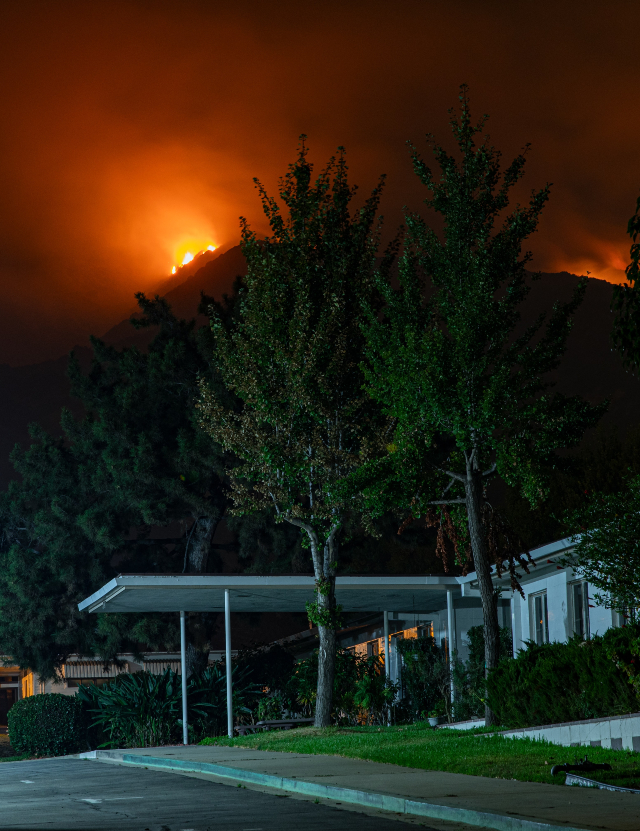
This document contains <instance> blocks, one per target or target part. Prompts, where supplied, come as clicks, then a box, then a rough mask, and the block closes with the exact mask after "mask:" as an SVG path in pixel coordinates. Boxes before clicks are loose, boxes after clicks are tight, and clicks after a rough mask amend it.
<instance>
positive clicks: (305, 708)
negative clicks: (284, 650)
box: [286, 649, 397, 724]
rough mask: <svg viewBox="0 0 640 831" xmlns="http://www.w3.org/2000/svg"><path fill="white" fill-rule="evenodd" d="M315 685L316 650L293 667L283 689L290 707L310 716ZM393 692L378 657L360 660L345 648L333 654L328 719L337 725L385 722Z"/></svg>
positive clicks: (316, 680)
mask: <svg viewBox="0 0 640 831" xmlns="http://www.w3.org/2000/svg"><path fill="white" fill-rule="evenodd" d="M317 684H318V652H317V650H316V651H315V652H314V653H313V654H312V655H311V657H310V658H308V659H307V660H306V661H300V662H299V663H297V664H296V665H295V667H294V671H293V674H292V676H291V680H290V681H289V684H288V685H287V687H286V696H287V697H288V700H289V701H290V702H292V704H291V705H290V707H291V708H292V709H296V710H298V711H299V712H302V713H303V714H305V715H309V716H312V715H313V711H314V707H315V701H316V689H317ZM396 692H397V688H396V686H395V684H391V683H390V682H388V681H387V680H386V677H385V674H384V667H383V664H382V662H381V661H380V659H379V658H377V657H375V656H373V657H371V658H364V657H359V656H357V655H354V653H353V652H349V650H347V649H338V651H337V652H336V671H335V675H334V680H333V711H332V714H331V718H332V719H333V721H334V722H335V723H337V724H363V723H384V722H386V708H387V706H388V705H389V704H390V703H391V702H392V701H393V699H394V697H395V695H396Z"/></svg>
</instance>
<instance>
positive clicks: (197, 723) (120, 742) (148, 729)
mask: <svg viewBox="0 0 640 831" xmlns="http://www.w3.org/2000/svg"><path fill="white" fill-rule="evenodd" d="M232 674H233V710H234V715H235V716H236V717H238V716H239V715H245V716H246V715H248V714H250V710H249V708H248V707H247V706H246V703H245V702H246V699H247V698H248V697H249V696H250V695H254V694H255V688H254V687H253V686H252V685H249V684H247V683H246V680H245V677H244V675H245V674H243V673H241V672H238V670H237V668H236V667H234V668H233V669H232ZM78 698H79V699H80V700H81V701H82V702H83V703H84V705H85V707H86V709H87V710H88V712H89V714H90V715H91V717H92V719H93V724H92V727H94V728H95V727H98V728H99V729H100V730H101V731H102V732H103V733H104V736H105V741H103V742H102V743H101V746H102V747H157V746H160V745H165V744H172V743H174V742H179V741H181V739H182V678H181V676H180V675H178V673H177V672H174V671H173V670H172V669H170V668H167V669H166V670H165V672H164V674H163V675H154V674H153V673H150V672H135V673H131V674H129V673H122V674H121V675H118V676H117V677H116V678H115V679H114V681H113V682H112V683H111V684H107V685H105V686H104V687H97V686H95V685H90V686H86V687H80V689H79V690H78ZM187 707H188V723H189V739H190V741H199V740H200V739H201V738H203V737H204V736H219V735H223V734H224V733H226V732H227V684H226V676H225V671H224V665H223V664H220V663H218V664H214V665H213V666H211V667H208V668H207V669H205V670H204V672H202V673H200V674H199V675H192V676H191V677H190V678H189V679H188V682H187Z"/></svg>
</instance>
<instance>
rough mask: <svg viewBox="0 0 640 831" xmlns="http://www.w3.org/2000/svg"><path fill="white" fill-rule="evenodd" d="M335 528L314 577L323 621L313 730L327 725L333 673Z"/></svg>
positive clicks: (334, 653) (320, 629)
mask: <svg viewBox="0 0 640 831" xmlns="http://www.w3.org/2000/svg"><path fill="white" fill-rule="evenodd" d="M337 530H338V529H337V528H335V529H334V530H333V531H332V532H331V534H329V538H328V539H327V542H326V543H325V546H324V552H323V555H324V556H323V559H322V572H321V574H320V576H318V575H316V582H317V584H318V592H317V595H316V596H317V602H318V612H319V614H320V615H321V616H322V617H324V618H325V620H326V625H325V624H324V623H322V624H320V623H319V624H318V634H319V636H320V649H319V651H318V687H317V690H316V713H315V722H314V726H315V727H330V726H331V710H332V705H333V680H334V677H335V673H336V627H335V623H336V568H337V562H336V561H337V557H338V551H337V542H336V538H335V535H336V533H337Z"/></svg>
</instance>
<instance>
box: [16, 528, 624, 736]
mask: <svg viewBox="0 0 640 831" xmlns="http://www.w3.org/2000/svg"><path fill="white" fill-rule="evenodd" d="M571 549H572V543H571V540H569V539H563V540H559V541H557V542H554V543H550V544H549V545H545V546H542V547H540V548H537V549H535V550H534V551H532V552H531V556H532V559H533V562H534V565H533V566H531V567H530V573H529V574H526V573H523V574H521V581H520V582H521V584H522V588H523V592H524V598H522V597H521V596H520V594H519V593H517V592H513V591H512V590H511V588H510V585H509V577H508V574H507V575H505V574H503V576H502V577H501V578H498V577H497V575H496V573H495V567H494V569H493V571H494V584H495V585H496V587H497V588H499V589H500V590H501V596H500V599H499V601H498V619H499V623H500V626H503V627H507V628H509V629H510V630H511V633H512V639H513V653H514V655H515V654H516V653H517V652H518V650H520V649H521V648H523V647H524V645H525V644H526V642H527V641H534V642H535V643H547V642H550V641H560V642H564V641H567V640H568V639H569V638H571V637H572V636H574V635H578V636H580V637H583V638H589V637H590V636H591V635H595V634H601V633H603V632H604V631H606V630H607V629H609V628H610V627H612V626H619V625H621V624H622V619H621V618H620V616H619V615H618V614H617V613H615V612H612V611H611V610H609V609H606V608H605V607H603V606H598V605H596V604H595V603H594V602H593V598H592V596H591V594H590V592H589V586H588V584H587V583H586V582H585V581H584V580H583V579H581V578H579V577H578V576H577V575H575V574H574V572H573V569H572V568H571V567H570V566H567V565H566V564H565V558H566V557H567V555H568V554H570V552H571ZM123 577H124V581H126V580H130V581H133V582H134V583H136V585H140V586H141V585H142V583H145V582H146V583H148V582H149V581H151V582H152V583H153V582H154V581H155V582H157V580H158V579H160V578H149V579H146V578H142V577H140V578H138V577H127V576H126V575H125V576H123ZM166 579H170V580H172V582H174V583H176V584H177V583H179V582H180V581H184V580H191V582H193V580H192V579H191V578H189V577H188V576H187V575H184V576H180V577H176V578H172V577H167V578H166ZM194 579H195V581H198V580H199V581H200V582H203V581H204V582H206V583H207V586H208V587H209V588H208V590H217V591H220V590H221V588H220V586H218V587H217V588H216V586H217V584H218V583H220V584H222V583H223V582H227V583H228V582H229V581H234V580H235V582H238V583H239V582H241V581H244V582H247V581H249V582H251V584H252V585H254V584H255V586H254V589H253V594H254V595H255V593H256V590H257V589H260V591H263V590H266V589H267V588H271V589H273V592H268V593H270V594H271V595H272V597H273V602H274V603H276V606H273V605H272V606H267V608H270V609H273V610H277V608H279V607H277V603H278V602H279V601H278V596H280V597H281V598H282V597H284V596H285V595H278V591H281V589H277V587H276V586H275V585H274V584H275V583H277V582H281V581H279V580H278V578H277V577H276V576H270V577H259V576H256V575H254V576H251V577H243V576H240V577H237V578H235V577H233V576H229V575H208V576H207V577H206V578H205V577H202V578H194ZM282 580H284V581H285V582H287V581H293V583H296V585H297V583H301V586H300V587H299V588H302V583H305V584H306V583H308V584H309V585H308V589H307V591H309V590H312V587H313V579H312V578H308V577H304V578H296V577H290V578H282ZM124 581H123V582H124ZM136 581H137V582H136ZM140 581H142V582H140ZM341 581H343V582H344V583H345V589H346V588H347V584H350V585H351V586H352V589H357V590H358V591H360V590H361V589H363V590H365V589H367V585H368V584H371V585H370V586H369V588H368V590H367V591H368V592H369V594H370V596H371V592H372V591H373V590H374V589H375V590H383V591H386V592H387V594H386V596H387V597H393V596H394V594H393V592H394V591H396V589H394V586H396V587H397V590H398V591H400V594H397V595H396V596H398V597H399V596H402V597H404V598H405V600H403V601H402V604H403V605H405V608H404V609H402V608H400V609H389V610H388V611H385V612H382V611H377V612H368V611H366V609H367V608H371V606H368V607H367V606H366V602H365V605H364V606H363V605H362V602H361V603H360V607H359V608H361V609H362V611H361V612H359V613H358V615H357V616H354V615H352V618H351V620H350V622H349V625H348V626H346V627H345V628H343V629H341V630H340V631H339V632H338V643H339V645H340V646H341V647H343V648H345V649H349V650H352V651H353V652H355V653H356V654H360V655H373V654H380V655H383V654H384V652H385V629H386V631H387V633H388V636H389V643H388V649H389V665H390V666H389V674H390V677H391V679H392V680H399V676H400V665H399V661H398V653H397V650H396V648H395V647H396V644H397V642H398V641H399V640H400V639H401V638H414V637H419V636H420V635H423V634H428V635H431V636H432V637H434V638H435V640H436V642H437V643H438V644H439V645H440V646H442V647H443V648H444V649H445V650H446V652H447V654H450V653H451V650H452V649H453V651H455V652H456V653H457V655H458V657H459V658H460V659H462V660H465V659H466V658H467V657H468V644H467V637H466V636H467V633H468V631H469V629H470V628H471V627H473V626H479V625H482V622H483V618H482V606H481V602H480V592H479V589H478V585H477V577H476V575H475V573H474V572H472V573H471V574H469V575H467V576H466V577H452V576H436V575H434V576H422V577H418V576H410V577H406V578H404V577H401V576H397V575H394V576H381V577H377V578H375V577H362V578H358V577H350V576H347V577H344V578H338V582H339V583H340V582H341ZM112 582H114V583H115V582H117V581H112ZM293 583H292V584H291V586H290V588H289V589H286V593H288V594H290V593H291V591H292V589H293ZM263 584H264V585H263ZM360 584H362V585H360ZM365 584H366V585H365ZM110 586H111V584H108V585H107V586H105V587H103V588H102V589H101V590H100V591H99V592H97V593H96V594H95V595H92V598H88V599H87V601H84V603H83V604H81V605H85V604H91V602H93V599H94V598H98V595H100V598H103V595H104V598H106V599H107V601H109V599H110V598H111V597H113V598H115V597H119V596H120V593H121V592H122V591H128V589H126V588H124V587H120V588H117V589H115V590H114V591H111V594H109V591H110ZM203 588H204V586H203ZM427 589H428V590H427ZM105 592H106V594H105ZM236 595H237V596H238V597H242V596H244V597H247V596H248V595H242V591H240V594H238V592H237V591H236ZM407 600H410V603H407ZM110 602H112V601H110ZM207 602H209V601H207ZM104 605H105V602H104V599H100V601H99V602H97V601H96V610H98V606H100V607H102V608H104ZM397 605H400V604H399V603H398V604H397ZM283 608H284V607H283ZM302 608H304V606H302ZM373 608H376V606H375V604H374V606H373ZM377 608H380V606H379V605H378V606H377ZM383 608H384V607H383ZM90 610H91V611H93V609H90ZM194 610H195V609H194ZM317 642H318V636H317V630H315V629H307V630H304V631H303V632H300V633H298V634H296V635H293V636H290V637H288V638H284V639H282V640H280V641H279V643H282V644H283V645H285V646H287V647H288V648H290V649H291V650H292V651H293V652H294V654H296V655H297V656H298V657H299V658H304V657H306V656H307V655H309V654H310V653H311V652H312V650H313V649H314V648H316V646H317ZM223 654H224V653H223V652H220V653H211V655H210V661H215V660H219V659H220V658H222V656H223ZM120 660H121V666H119V667H118V666H114V665H109V666H107V667H106V668H105V667H104V666H103V662H101V661H100V660H99V659H97V658H95V657H82V656H71V657H70V658H69V659H68V660H67V662H66V663H65V664H64V666H63V670H62V676H63V677H62V679H61V680H60V681H58V682H43V681H41V680H40V679H39V678H38V677H37V676H36V675H35V674H34V673H29V672H26V673H25V672H22V671H20V670H18V669H17V668H15V667H4V668H2V669H0V725H1V724H2V723H3V722H4V723H5V724H6V711H7V710H8V708H9V707H10V706H11V704H12V703H13V702H14V701H15V700H17V698H19V697H23V696H28V695H34V694H37V693H38V692H60V693H63V694H65V695H74V694H75V691H76V690H77V688H78V686H80V685H81V684H87V683H97V684H104V683H106V682H107V681H109V680H111V679H112V678H113V677H115V675H117V674H118V673H120V672H135V671H138V670H147V671H150V672H162V671H164V669H165V668H166V667H167V666H170V667H171V668H172V669H175V670H177V671H180V655H179V654H177V653H176V654H173V653H171V654H170V653H149V654H147V655H144V656H143V659H142V660H136V658H135V656H133V655H122V656H120Z"/></svg>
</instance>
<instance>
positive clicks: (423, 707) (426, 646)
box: [397, 636, 451, 720]
mask: <svg viewBox="0 0 640 831" xmlns="http://www.w3.org/2000/svg"><path fill="white" fill-rule="evenodd" d="M397 649H398V652H399V654H400V655H401V656H402V687H403V691H404V694H405V697H406V698H407V699H408V701H406V702H405V706H406V707H407V708H408V710H409V712H410V714H411V717H412V718H413V720H419V719H424V718H426V717H427V714H432V713H434V714H437V715H445V714H446V715H449V713H450V710H451V695H450V683H451V675H450V672H449V664H448V662H447V659H446V656H445V653H444V650H443V649H440V647H439V646H438V645H437V644H436V642H435V640H434V639H433V638H432V637H430V636H426V637H422V638H406V639H400V640H398V641H397ZM449 720H450V719H449Z"/></svg>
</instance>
